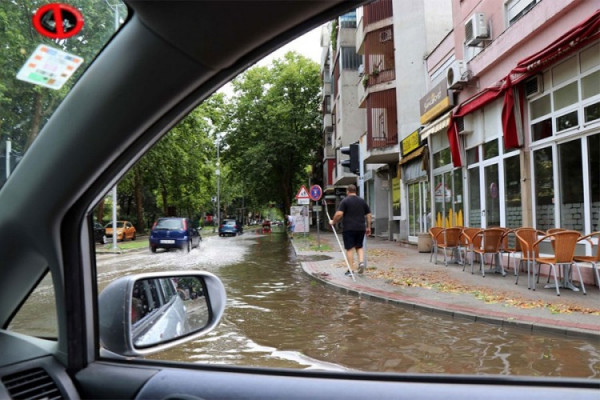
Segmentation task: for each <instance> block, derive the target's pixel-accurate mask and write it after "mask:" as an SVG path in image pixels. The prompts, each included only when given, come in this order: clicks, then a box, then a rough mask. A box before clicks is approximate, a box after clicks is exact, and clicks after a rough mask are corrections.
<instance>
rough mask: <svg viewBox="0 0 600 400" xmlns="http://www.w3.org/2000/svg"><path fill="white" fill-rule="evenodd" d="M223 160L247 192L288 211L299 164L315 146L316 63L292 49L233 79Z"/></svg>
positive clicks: (299, 174)
mask: <svg viewBox="0 0 600 400" xmlns="http://www.w3.org/2000/svg"><path fill="white" fill-rule="evenodd" d="M233 87H234V89H235V96H234V98H233V107H232V109H233V110H234V111H233V115H232V118H231V124H230V126H229V129H228V134H227V137H226V138H227V145H228V148H227V159H228V163H229V165H230V166H231V169H232V171H234V172H235V175H236V176H237V178H238V179H240V180H242V181H243V182H248V183H249V184H248V185H246V186H247V188H248V193H247V196H249V197H250V198H252V199H253V200H254V201H256V202H257V203H258V204H266V203H268V202H269V201H275V202H276V203H277V204H280V205H281V206H282V207H283V209H284V211H285V212H287V211H288V210H289V207H290V205H291V201H292V199H293V196H294V195H295V194H296V191H297V189H298V187H300V185H301V184H302V183H305V181H304V179H305V173H304V168H305V167H306V165H308V164H309V163H310V162H311V161H312V160H311V154H312V153H314V152H315V151H317V150H318V148H319V144H320V114H319V111H318V110H319V102H320V76H319V66H318V65H317V63H315V62H313V61H311V60H309V59H307V58H306V57H304V56H301V55H299V54H298V53H295V52H289V53H287V54H285V56H284V58H283V59H281V60H275V61H274V62H273V64H272V65H271V66H269V67H260V66H258V67H254V68H252V69H250V70H248V71H247V72H246V73H244V74H243V75H241V76H240V77H238V78H237V79H236V80H235V81H234V82H233Z"/></svg>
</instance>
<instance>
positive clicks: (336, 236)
mask: <svg viewBox="0 0 600 400" xmlns="http://www.w3.org/2000/svg"><path fill="white" fill-rule="evenodd" d="M323 207H324V208H325V212H326V213H327V219H328V220H329V221H331V217H330V216H329V210H327V202H326V201H325V200H323ZM331 229H333V235H334V236H335V239H336V240H337V242H338V244H339V245H340V250H341V251H342V255H343V256H344V261H346V265H347V266H348V271H349V272H350V276H351V277H352V280H353V281H355V282H356V278H355V277H354V273H353V272H352V268H351V267H350V262H348V257H346V250H345V249H344V246H342V242H340V238H339V237H338V234H337V232H336V231H335V226H333V225H331Z"/></svg>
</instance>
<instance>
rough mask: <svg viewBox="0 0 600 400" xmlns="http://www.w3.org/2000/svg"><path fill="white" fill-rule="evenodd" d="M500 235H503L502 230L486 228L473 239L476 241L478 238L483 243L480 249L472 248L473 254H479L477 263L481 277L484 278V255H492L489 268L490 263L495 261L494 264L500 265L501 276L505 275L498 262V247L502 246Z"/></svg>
mask: <svg viewBox="0 0 600 400" xmlns="http://www.w3.org/2000/svg"><path fill="white" fill-rule="evenodd" d="M502 235H504V229H503V228H487V229H483V230H482V231H481V232H479V233H478V234H476V235H475V237H474V239H476V238H477V237H478V236H480V237H481V240H482V242H483V243H482V246H481V247H480V248H476V247H473V252H474V253H475V254H479V257H480V260H479V261H480V265H481V275H482V276H483V277H485V255H486V254H491V255H492V260H491V261H490V266H492V263H493V262H494V260H496V262H497V263H498V264H499V265H500V268H501V273H502V276H504V275H506V272H504V267H503V266H502V261H501V260H500V245H501V244H502ZM471 272H473V271H471Z"/></svg>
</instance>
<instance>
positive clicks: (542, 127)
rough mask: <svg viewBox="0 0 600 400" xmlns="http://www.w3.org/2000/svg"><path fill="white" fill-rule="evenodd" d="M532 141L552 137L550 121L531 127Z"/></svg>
mask: <svg viewBox="0 0 600 400" xmlns="http://www.w3.org/2000/svg"><path fill="white" fill-rule="evenodd" d="M531 135H532V137H533V141H534V142H535V141H538V140H542V139H545V138H549V137H551V136H552V119H550V118H548V119H546V120H543V121H540V122H537V123H535V124H533V125H532V126H531Z"/></svg>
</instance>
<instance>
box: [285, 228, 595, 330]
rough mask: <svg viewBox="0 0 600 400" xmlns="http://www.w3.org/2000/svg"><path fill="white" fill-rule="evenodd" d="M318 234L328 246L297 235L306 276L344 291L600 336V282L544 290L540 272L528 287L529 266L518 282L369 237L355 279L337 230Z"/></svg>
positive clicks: (490, 319)
mask: <svg viewBox="0 0 600 400" xmlns="http://www.w3.org/2000/svg"><path fill="white" fill-rule="evenodd" d="M312 236H313V238H314V237H315V236H316V235H315V234H314V233H313V234H312ZM320 240H321V245H328V246H329V249H328V250H330V251H314V250H309V249H308V248H309V246H308V243H307V242H308V241H307V240H304V241H303V238H302V236H301V235H300V234H298V235H295V239H294V240H292V244H293V246H294V249H295V251H296V255H297V257H298V261H300V263H301V265H302V269H303V270H304V271H305V272H306V273H307V274H309V275H311V276H312V277H313V278H315V279H317V280H319V281H321V282H324V283H326V284H329V285H332V286H334V287H336V288H337V289H338V290H341V291H343V292H345V293H349V294H354V295H358V296H361V297H365V298H371V299H373V300H377V301H385V302H390V303H396V304H398V305H401V306H404V307H411V308H415V309H421V310H424V311H429V312H439V313H444V314H447V315H449V316H452V317H454V318H469V319H472V320H476V321H485V322H489V323H494V324H501V325H506V326H511V327H517V328H520V329H527V330H530V331H533V332H536V331H538V332H539V331H546V332H553V333H557V334H565V335H570V336H580V337H581V336H583V337H588V338H591V339H594V340H600V290H599V289H598V287H597V286H591V285H586V290H587V295H584V294H583V293H582V292H581V291H579V292H573V291H571V290H567V289H564V290H563V289H561V291H560V296H557V295H556V292H555V290H554V289H544V285H545V283H546V279H545V278H544V277H542V278H540V283H538V284H537V286H536V290H535V291H533V290H528V289H527V273H525V272H521V273H520V277H519V283H518V285H515V279H516V278H515V276H514V274H513V270H512V269H511V270H510V271H508V273H507V275H506V276H505V277H502V276H501V275H500V274H494V273H493V272H490V273H488V272H487V270H488V268H489V267H488V266H487V265H486V276H485V278H484V277H482V276H481V274H480V273H478V266H479V265H478V264H477V263H476V264H475V273H474V274H471V267H470V265H467V267H466V269H465V271H464V272H463V267H462V265H458V264H449V265H448V267H445V266H444V263H443V259H444V257H443V254H442V255H441V257H440V256H439V255H438V264H437V265H435V264H434V263H433V262H430V261H429V257H430V253H419V252H418V251H417V247H416V246H413V245H408V244H400V243H398V242H393V241H389V240H384V239H380V238H369V239H368V240H367V270H366V271H365V273H364V274H362V275H359V274H355V279H356V281H353V280H352V278H351V277H350V276H346V275H344V273H345V272H346V271H347V270H348V268H347V266H346V263H345V261H344V258H343V255H342V253H341V251H340V247H339V245H338V243H337V241H336V239H335V237H334V235H333V233H329V232H321V233H320ZM340 240H341V237H340ZM440 260H441V262H440ZM517 262H518V260H517ZM511 264H512V261H511Z"/></svg>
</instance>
